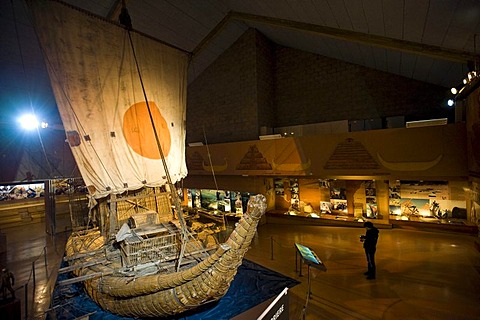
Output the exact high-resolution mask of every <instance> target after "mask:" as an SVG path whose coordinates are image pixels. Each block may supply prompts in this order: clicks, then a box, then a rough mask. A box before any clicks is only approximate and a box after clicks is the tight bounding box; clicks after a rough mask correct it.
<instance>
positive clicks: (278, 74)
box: [275, 46, 453, 127]
mask: <svg viewBox="0 0 480 320" xmlns="http://www.w3.org/2000/svg"><path fill="white" fill-rule="evenodd" d="M275 53H276V61H275V66H276V67H275V108H276V124H275V125H276V126H277V127H282V126H292V125H299V124H308V123H318V122H328V121H336V120H346V119H347V120H357V119H370V118H383V117H391V116H397V115H404V116H405V117H406V119H407V120H408V119H411V120H418V119H428V118H430V117H431V116H432V115H433V116H435V117H438V118H440V117H446V116H447V115H450V114H452V115H453V113H452V111H451V110H447V109H446V108H444V107H442V102H443V99H444V98H445V94H446V92H447V89H446V88H444V87H440V86H435V85H431V84H428V83H424V82H420V81H415V80H411V79H408V78H404V77H401V76H396V75H393V74H389V73H386V72H381V71H377V70H373V69H369V68H365V67H362V66H360V65H355V64H351V63H347V62H343V61H340V60H336V59H331V58H327V57H324V56H320V55H316V54H313V53H308V52H304V51H300V50H296V49H292V48H286V47H281V46H278V47H277V49H276V51H275Z"/></svg>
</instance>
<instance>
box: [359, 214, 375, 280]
mask: <svg viewBox="0 0 480 320" xmlns="http://www.w3.org/2000/svg"><path fill="white" fill-rule="evenodd" d="M363 226H364V227H365V228H366V229H367V232H366V233H365V235H362V236H360V241H362V242H363V248H364V249H365V254H366V256H367V264H368V271H367V272H365V273H364V274H365V275H366V276H367V279H368V280H372V279H375V271H376V270H375V251H377V240H378V229H377V228H375V226H374V225H373V223H371V222H370V221H367V222H365V223H364V224H363Z"/></svg>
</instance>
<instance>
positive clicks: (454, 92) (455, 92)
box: [450, 87, 458, 94]
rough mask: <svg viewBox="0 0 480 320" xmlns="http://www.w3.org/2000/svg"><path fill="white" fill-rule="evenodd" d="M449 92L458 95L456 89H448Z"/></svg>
mask: <svg viewBox="0 0 480 320" xmlns="http://www.w3.org/2000/svg"><path fill="white" fill-rule="evenodd" d="M450 92H451V93H452V94H457V93H458V90H457V88H455V87H453V88H452V89H450Z"/></svg>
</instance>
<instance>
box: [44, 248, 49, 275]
mask: <svg viewBox="0 0 480 320" xmlns="http://www.w3.org/2000/svg"><path fill="white" fill-rule="evenodd" d="M43 257H44V260H45V274H46V276H47V279H48V263H47V247H46V246H45V247H43Z"/></svg>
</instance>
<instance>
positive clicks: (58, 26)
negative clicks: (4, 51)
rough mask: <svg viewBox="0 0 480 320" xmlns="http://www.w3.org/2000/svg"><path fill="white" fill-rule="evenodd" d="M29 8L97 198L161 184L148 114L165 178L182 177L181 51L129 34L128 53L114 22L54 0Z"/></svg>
mask: <svg viewBox="0 0 480 320" xmlns="http://www.w3.org/2000/svg"><path fill="white" fill-rule="evenodd" d="M29 5H30V7H31V8H32V10H31V12H32V13H33V18H34V23H35V29H36V31H37V33H38V36H39V40H40V43H41V47H42V49H43V51H44V56H45V60H46V65H47V69H48V72H49V75H50V79H51V83H52V88H53V91H54V94H55V97H56V101H57V105H58V108H59V111H60V115H61V118H62V121H63V125H64V127H65V131H66V134H67V139H68V142H69V144H70V146H71V149H72V152H73V154H74V157H75V159H76V161H77V164H78V166H79V169H80V172H81V174H82V176H83V178H84V180H85V183H86V185H87V186H88V187H89V190H90V193H91V194H93V195H94V196H95V197H97V198H98V197H102V196H105V195H106V194H109V193H120V192H123V191H125V190H132V189H137V188H139V187H141V186H143V185H147V186H159V185H163V184H165V183H166V174H165V170H164V166H163V164H162V160H161V155H160V152H159V150H158V147H157V143H156V139H155V136H154V131H153V126H152V121H151V120H152V119H153V122H154V123H155V128H156V131H157V134H158V138H159V141H160V142H161V146H162V150H163V154H164V156H165V159H166V164H167V167H168V171H169V172H170V176H171V180H172V182H174V183H175V182H176V181H178V180H180V179H181V178H183V177H185V176H186V174H187V168H186V162H185V116H186V86H187V85H186V77H187V67H188V54H187V53H186V52H183V51H181V50H178V49H175V48H172V47H170V46H167V45H165V44H162V43H161V42H159V41H155V40H153V39H151V38H148V37H146V36H143V35H141V34H138V33H136V32H130V35H131V37H132V40H133V48H134V51H133V50H132V46H131V44H130V41H129V33H128V31H127V30H126V29H124V28H122V27H120V26H118V25H116V24H113V23H111V22H108V21H103V20H101V19H99V18H98V17H94V16H91V15H88V14H86V13H84V12H81V11H78V10H71V8H68V7H66V5H65V4H63V3H59V2H56V1H29ZM134 53H135V55H136V59H135V55H134ZM136 61H138V67H139V69H140V75H141V77H140V75H139V73H138V72H137V65H136ZM140 79H142V80H143V84H144V89H145V94H144V91H143V90H142V82H141V81H140ZM146 101H148V106H149V109H150V112H148V109H147V102H146Z"/></svg>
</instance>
